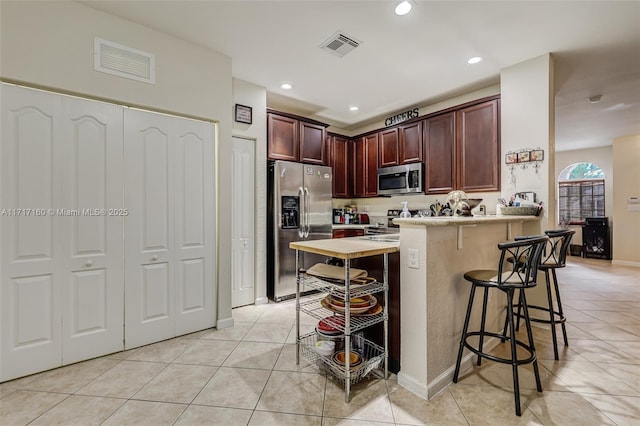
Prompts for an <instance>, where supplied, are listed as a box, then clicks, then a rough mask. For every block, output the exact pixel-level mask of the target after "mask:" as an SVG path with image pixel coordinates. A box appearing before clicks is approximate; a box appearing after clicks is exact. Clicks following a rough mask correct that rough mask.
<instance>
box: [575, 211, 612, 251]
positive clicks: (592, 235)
mask: <svg viewBox="0 0 640 426" xmlns="http://www.w3.org/2000/svg"><path fill="white" fill-rule="evenodd" d="M582 255H583V256H584V257H589V258H594V259H607V260H610V259H611V240H610V238H609V219H608V218H607V217H602V216H600V217H587V218H585V224H584V225H583V226H582Z"/></svg>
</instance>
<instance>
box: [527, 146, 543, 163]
mask: <svg viewBox="0 0 640 426" xmlns="http://www.w3.org/2000/svg"><path fill="white" fill-rule="evenodd" d="M529 154H530V155H529V160H530V161H542V160H544V151H543V150H541V149H534V150H533V151H531V152H530V153H529Z"/></svg>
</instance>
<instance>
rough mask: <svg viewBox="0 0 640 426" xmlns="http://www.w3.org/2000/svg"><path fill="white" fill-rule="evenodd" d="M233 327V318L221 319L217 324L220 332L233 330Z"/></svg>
mask: <svg viewBox="0 0 640 426" xmlns="http://www.w3.org/2000/svg"><path fill="white" fill-rule="evenodd" d="M231 327H233V317H231V318H223V319H219V320H218V322H217V324H216V328H217V329H218V330H222V329H223V328H231Z"/></svg>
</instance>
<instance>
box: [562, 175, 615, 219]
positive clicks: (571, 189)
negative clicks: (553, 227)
mask: <svg viewBox="0 0 640 426" xmlns="http://www.w3.org/2000/svg"><path fill="white" fill-rule="evenodd" d="M604 214H605V212H604V173H603V172H602V169H601V168H600V167H599V166H598V165H597V164H593V163H575V164H572V165H570V166H568V167H565V169H564V170H562V172H560V175H559V176H558V221H559V223H561V224H576V225H578V224H582V223H584V220H585V218H587V217H595V216H604Z"/></svg>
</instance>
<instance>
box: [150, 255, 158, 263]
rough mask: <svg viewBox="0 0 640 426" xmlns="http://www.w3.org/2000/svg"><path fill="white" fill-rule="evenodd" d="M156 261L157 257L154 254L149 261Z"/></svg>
mask: <svg viewBox="0 0 640 426" xmlns="http://www.w3.org/2000/svg"><path fill="white" fill-rule="evenodd" d="M156 260H158V255H157V254H154V255H153V256H151V261H152V262H155V261H156Z"/></svg>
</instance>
